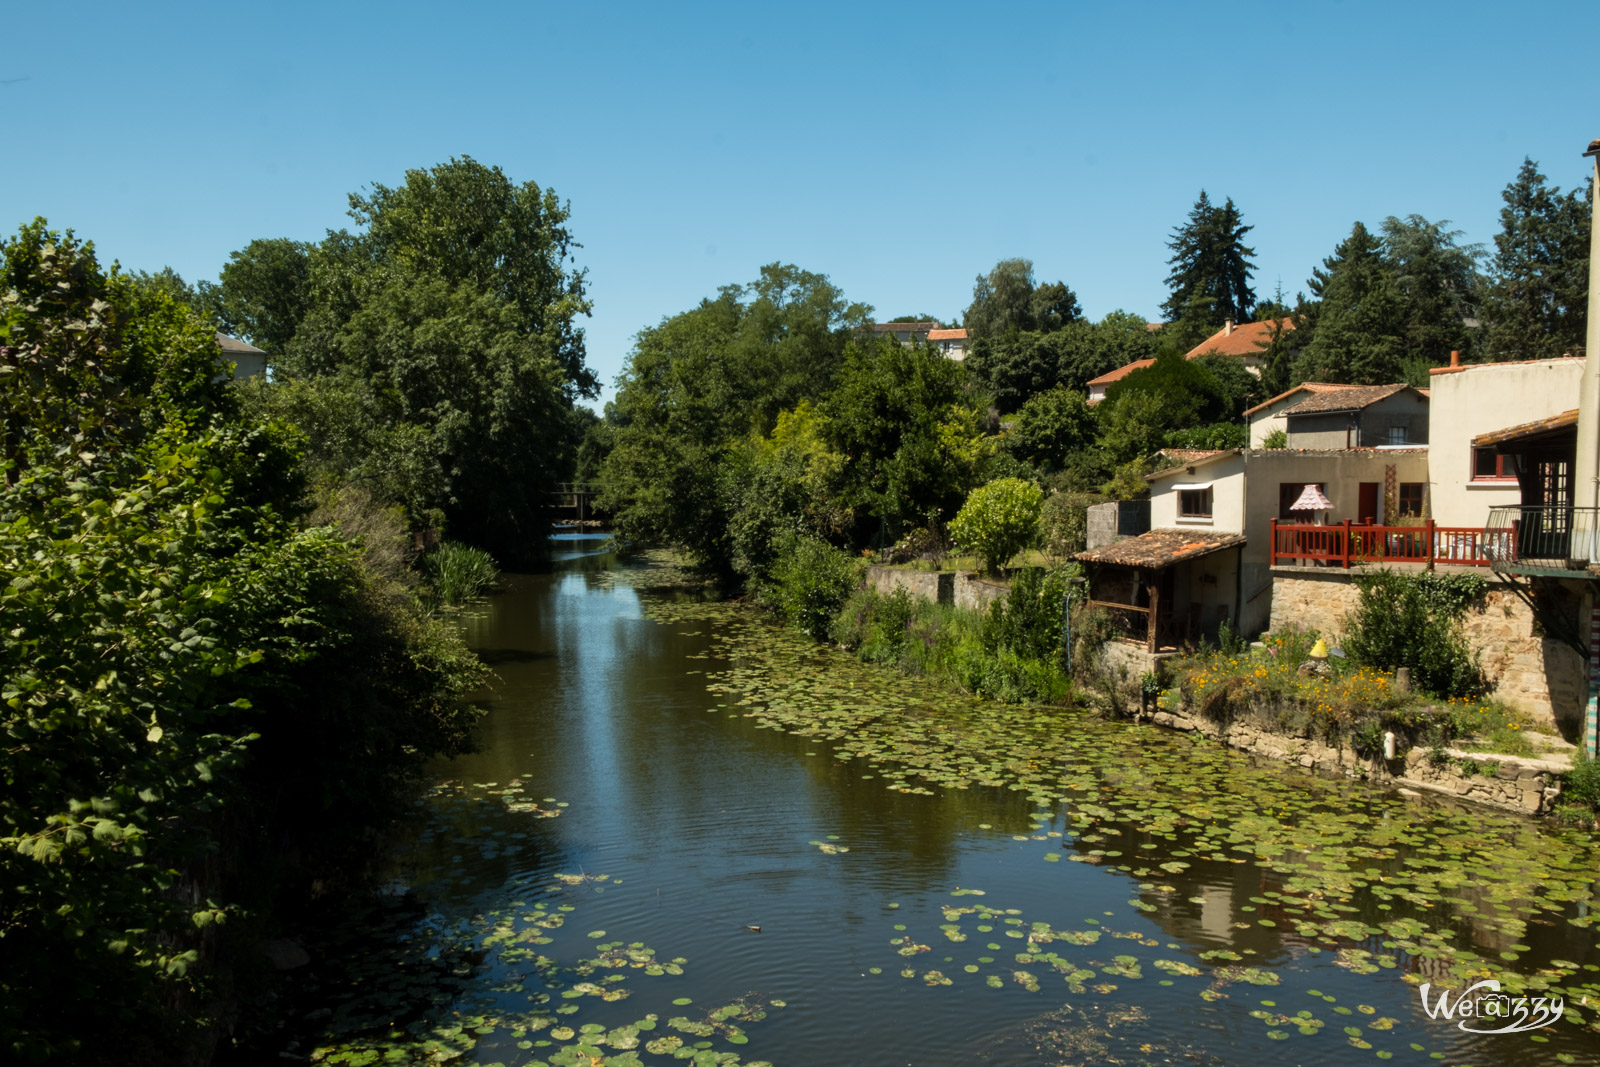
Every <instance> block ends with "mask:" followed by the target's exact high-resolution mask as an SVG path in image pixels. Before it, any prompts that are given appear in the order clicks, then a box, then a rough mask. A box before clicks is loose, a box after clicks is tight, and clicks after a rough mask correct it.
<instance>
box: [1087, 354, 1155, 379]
mask: <svg viewBox="0 0 1600 1067" xmlns="http://www.w3.org/2000/svg"><path fill="white" fill-rule="evenodd" d="M1153 363H1155V360H1153V359H1136V360H1134V361H1133V362H1132V363H1127V364H1124V365H1123V366H1120V367H1118V368H1117V369H1116V370H1112V371H1106V373H1104V374H1102V375H1100V377H1098V378H1090V379H1089V380H1088V381H1087V382H1086V383H1084V384H1086V385H1110V384H1111V383H1112V382H1120V381H1121V380H1122V379H1124V378H1126V377H1127V376H1128V375H1130V374H1132V373H1133V372H1134V371H1136V370H1144V369H1145V368H1146V367H1148V366H1150V365H1152V364H1153Z"/></svg>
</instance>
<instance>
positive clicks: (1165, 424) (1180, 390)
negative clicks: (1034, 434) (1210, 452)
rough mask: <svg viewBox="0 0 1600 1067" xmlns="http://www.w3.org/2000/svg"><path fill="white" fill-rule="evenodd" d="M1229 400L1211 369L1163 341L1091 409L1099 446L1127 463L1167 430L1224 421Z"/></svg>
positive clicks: (1158, 442) (1160, 443) (1158, 444)
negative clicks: (1146, 360) (1156, 353)
mask: <svg viewBox="0 0 1600 1067" xmlns="http://www.w3.org/2000/svg"><path fill="white" fill-rule="evenodd" d="M1234 403H1235V401H1234V399H1233V398H1232V397H1230V396H1229V395H1228V393H1227V392H1226V391H1225V390H1224V389H1223V388H1222V386H1221V384H1220V383H1219V382H1218V381H1217V379H1216V376H1215V375H1213V374H1212V373H1211V371H1209V370H1207V369H1206V367H1205V366H1204V365H1202V363H1201V362H1200V361H1199V360H1190V359H1185V358H1184V356H1183V353H1181V352H1179V351H1178V349H1177V348H1175V347H1173V346H1172V345H1171V344H1170V342H1169V343H1168V344H1167V345H1166V346H1165V347H1163V348H1162V350H1161V354H1160V355H1159V356H1157V357H1156V361H1155V363H1154V364H1152V365H1151V366H1149V367H1144V368H1141V369H1139V370H1136V371H1134V372H1133V373H1131V374H1129V375H1128V376H1127V377H1125V378H1123V379H1121V380H1120V381H1117V382H1114V383H1112V385H1111V388H1109V389H1107V390H1106V398H1105V399H1104V400H1102V401H1101V402H1100V404H1099V405H1098V406H1097V407H1096V409H1095V416H1096V418H1097V419H1099V422H1100V446H1101V447H1102V448H1103V449H1105V451H1106V454H1107V459H1108V460H1109V461H1110V463H1111V464H1112V465H1117V464H1123V463H1128V462H1130V461H1132V460H1136V459H1140V458H1142V457H1145V456H1149V455H1151V454H1153V453H1154V452H1156V451H1158V450H1159V449H1161V448H1164V447H1165V446H1166V439H1167V434H1168V433H1169V432H1171V431H1173V430H1182V429H1186V428H1188V427H1192V426H1204V425H1208V424H1210V423H1215V422H1223V421H1226V420H1227V419H1228V418H1229V416H1230V412H1231V411H1232V408H1233V405H1234Z"/></svg>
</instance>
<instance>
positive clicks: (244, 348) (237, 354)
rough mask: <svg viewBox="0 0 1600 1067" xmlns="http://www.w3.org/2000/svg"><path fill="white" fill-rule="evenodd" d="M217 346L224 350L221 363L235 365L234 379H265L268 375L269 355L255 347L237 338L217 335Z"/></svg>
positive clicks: (221, 334) (223, 334)
mask: <svg viewBox="0 0 1600 1067" xmlns="http://www.w3.org/2000/svg"><path fill="white" fill-rule="evenodd" d="M217 345H218V346H219V347H220V348H221V349H222V357H221V359H220V360H219V362H222V363H232V364H233V377H234V378H235V379H239V378H263V377H265V376H266V373H267V354H266V353H265V352H263V351H261V349H259V348H257V347H256V346H255V345H251V344H246V343H245V342H243V341H241V340H239V339H238V338H237V337H229V336H228V335H227V334H225V333H220V332H219V333H218V334H217Z"/></svg>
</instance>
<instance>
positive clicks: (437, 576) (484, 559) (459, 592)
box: [422, 541, 500, 607]
mask: <svg viewBox="0 0 1600 1067" xmlns="http://www.w3.org/2000/svg"><path fill="white" fill-rule="evenodd" d="M422 574H423V577H425V578H426V579H427V580H428V585H429V586H430V587H431V588H432V590H433V595H434V596H435V597H436V598H438V600H439V601H440V602H441V603H444V604H448V605H450V606H451V607H455V606H458V605H460V604H465V603H466V602H467V601H469V600H471V599H473V598H474V597H478V596H482V595H483V594H484V593H487V592H488V591H489V590H490V589H493V588H494V584H495V583H496V582H497V581H499V580H500V568H499V567H498V566H496V565H495V562H494V557H493V556H491V555H489V553H487V552H485V551H484V550H483V549H481V548H473V547H472V546H470V545H463V544H461V543H460V542H457V541H445V542H442V543H441V544H440V545H439V547H438V548H436V549H434V550H433V551H432V552H429V553H428V554H427V555H426V556H423V557H422Z"/></svg>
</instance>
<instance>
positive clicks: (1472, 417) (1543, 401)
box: [1428, 357, 1583, 526]
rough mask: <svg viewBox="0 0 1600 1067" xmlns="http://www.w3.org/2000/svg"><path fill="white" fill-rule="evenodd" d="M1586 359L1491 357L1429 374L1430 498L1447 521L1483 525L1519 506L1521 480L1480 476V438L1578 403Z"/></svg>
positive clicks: (1444, 523) (1438, 515) (1436, 516)
mask: <svg viewBox="0 0 1600 1067" xmlns="http://www.w3.org/2000/svg"><path fill="white" fill-rule="evenodd" d="M1582 377H1583V360H1582V359H1578V358H1571V357H1566V358H1561V359H1541V360H1535V361H1532V362H1528V363H1485V364H1481V365H1478V366H1466V367H1463V368H1461V369H1460V370H1447V369H1441V370H1440V371H1439V372H1437V373H1434V374H1432V375H1430V376H1429V382H1428V385H1429V387H1430V391H1431V392H1432V394H1433V396H1432V400H1431V403H1430V408H1431V416H1430V419H1429V422H1430V423H1431V438H1432V440H1431V443H1430V446H1429V448H1430V451H1431V453H1432V461H1431V463H1430V464H1429V489H1428V493H1429V497H1430V498H1431V500H1432V511H1433V518H1434V520H1435V521H1436V522H1438V523H1439V525H1441V526H1482V525H1483V524H1484V522H1485V521H1486V520H1487V519H1488V517H1489V509H1490V508H1491V507H1493V506H1496V505H1505V504H1517V503H1520V502H1521V496H1520V494H1519V492H1518V490H1517V483H1516V482H1515V481H1500V482H1474V481H1473V480H1472V439H1473V438H1474V437H1476V436H1478V435H1479V434H1484V433H1490V432H1492V431H1494V430H1504V429H1506V428H1507V427H1511V426H1518V425H1520V424H1522V423H1525V422H1533V421H1535V420H1537V419H1543V418H1548V417H1550V416H1551V415H1559V414H1560V413H1561V412H1563V411H1571V410H1572V409H1573V408H1575V407H1577V406H1578V384H1579V381H1580V379H1581V378H1582Z"/></svg>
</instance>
